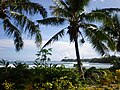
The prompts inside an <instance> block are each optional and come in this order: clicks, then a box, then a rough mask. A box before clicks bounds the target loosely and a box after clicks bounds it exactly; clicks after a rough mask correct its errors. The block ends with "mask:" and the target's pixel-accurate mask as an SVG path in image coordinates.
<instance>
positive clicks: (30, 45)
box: [0, 39, 98, 61]
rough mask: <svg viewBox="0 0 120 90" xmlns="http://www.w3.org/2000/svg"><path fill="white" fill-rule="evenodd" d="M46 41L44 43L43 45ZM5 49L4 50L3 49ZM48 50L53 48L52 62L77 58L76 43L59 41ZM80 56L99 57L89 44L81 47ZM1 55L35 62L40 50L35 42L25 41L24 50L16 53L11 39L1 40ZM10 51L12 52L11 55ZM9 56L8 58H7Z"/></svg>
mask: <svg viewBox="0 0 120 90" xmlns="http://www.w3.org/2000/svg"><path fill="white" fill-rule="evenodd" d="M45 42H46V41H43V45H44V43H45ZM3 47H4V48H3ZM47 48H53V50H52V56H51V60H54V61H55V60H58V61H60V60H61V59H63V58H64V57H68V58H76V54H75V47H74V43H69V42H64V41H58V42H54V43H53V44H51V45H50V46H48V47H47ZM79 48H80V55H81V58H93V57H98V54H97V53H96V52H95V51H94V50H93V49H92V48H91V45H90V44H89V43H85V44H84V45H83V46H80V47H79ZM0 49H1V50H0V53H1V56H0V58H1V57H3V56H4V58H5V57H6V59H7V58H11V59H12V58H14V59H15V58H16V59H24V60H31V59H32V60H35V59H36V57H35V54H36V53H37V51H38V49H37V47H36V45H35V43H34V40H24V48H23V50H22V51H20V52H19V53H16V52H15V48H14V42H13V40H9V39H0ZM9 51H10V52H11V53H10V54H9ZM6 55H7V56H6Z"/></svg>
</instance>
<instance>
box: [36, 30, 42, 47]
mask: <svg viewBox="0 0 120 90" xmlns="http://www.w3.org/2000/svg"><path fill="white" fill-rule="evenodd" d="M35 43H36V45H37V47H40V46H41V44H42V36H41V34H40V31H39V30H37V32H36V36H35Z"/></svg>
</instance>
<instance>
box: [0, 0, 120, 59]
mask: <svg viewBox="0 0 120 90" xmlns="http://www.w3.org/2000/svg"><path fill="white" fill-rule="evenodd" d="M33 1H34V2H38V3H41V4H42V5H43V6H44V7H45V8H46V9H47V11H48V12H49V16H50V11H49V5H52V2H51V1H52V0H33ZM111 7H114V8H116V7H117V8H120V0H91V3H90V4H89V7H88V8H87V11H89V10H92V9H96V8H111ZM31 18H32V19H33V20H38V19H41V18H40V16H34V17H33V16H32V17H31ZM65 26H66V25H63V26H59V27H51V26H40V29H41V34H42V37H43V44H44V43H45V42H46V41H47V40H48V39H49V38H50V37H51V36H52V35H54V34H55V33H57V32H58V31H59V30H61V29H62V28H64V27H65ZM0 28H1V32H0V59H7V60H35V59H36V56H35V54H36V53H37V51H38V49H37V47H36V45H35V44H34V39H30V38H27V37H26V36H24V38H23V39H24V48H23V50H21V51H20V52H16V51H15V47H14V43H13V40H12V38H9V37H6V36H5V33H4V32H3V31H4V30H3V29H2V22H1V20H0ZM49 47H52V48H53V52H52V57H51V60H58V61H60V60H61V59H62V58H64V57H69V58H75V50H74V44H73V43H71V44H70V43H69V39H68V37H67V36H65V38H63V39H60V41H58V42H55V43H54V44H52V45H50V46H49ZM79 48H80V55H81V57H82V58H94V57H100V55H99V54H97V53H96V52H95V51H94V50H93V49H92V46H91V45H90V44H89V43H88V42H86V43H85V44H84V45H82V46H80V47H79ZM118 55H119V54H118Z"/></svg>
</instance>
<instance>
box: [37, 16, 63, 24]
mask: <svg viewBox="0 0 120 90" xmlns="http://www.w3.org/2000/svg"><path fill="white" fill-rule="evenodd" d="M64 21H65V19H64V18H58V17H51V18H46V19H43V20H37V22H38V23H39V24H43V25H61V24H63V23H64Z"/></svg>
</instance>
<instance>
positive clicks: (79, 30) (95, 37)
mask: <svg viewBox="0 0 120 90" xmlns="http://www.w3.org/2000/svg"><path fill="white" fill-rule="evenodd" d="M53 2H54V4H55V5H54V6H51V7H50V9H51V10H52V14H53V15H54V16H55V17H50V18H46V19H43V20H37V22H38V23H39V24H43V25H61V24H63V23H64V22H66V23H68V26H66V27H65V28H64V29H62V30H60V31H59V32H58V33H57V34H55V35H54V36H53V37H52V38H51V39H50V40H49V41H48V42H47V43H46V44H45V45H44V46H43V48H44V47H45V46H46V45H49V44H50V43H51V42H54V41H57V40H58V39H59V38H62V37H63V36H64V35H65V30H67V34H68V35H69V38H70V42H74V43H75V50H76V57H77V66H78V69H79V72H80V74H81V76H83V70H82V62H81V60H80V55H79V45H78V39H79V40H80V42H81V43H84V42H85V40H86V39H87V40H88V41H89V42H90V43H91V44H92V45H93V48H95V49H96V50H97V51H98V52H99V53H100V54H102V55H104V54H106V53H107V52H108V50H109V49H111V50H115V45H114V43H113V40H112V39H111V38H110V37H109V36H107V34H106V33H104V32H103V31H102V30H101V29H99V27H97V24H96V25H95V24H94V23H93V22H97V21H98V22H102V24H104V25H106V26H108V25H111V26H112V25H113V21H112V20H111V14H110V13H113V11H116V12H117V11H120V9H118V8H106V9H100V10H99V9H97V10H93V11H91V12H86V11H85V8H86V7H87V6H88V4H89V2H90V0H53Z"/></svg>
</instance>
